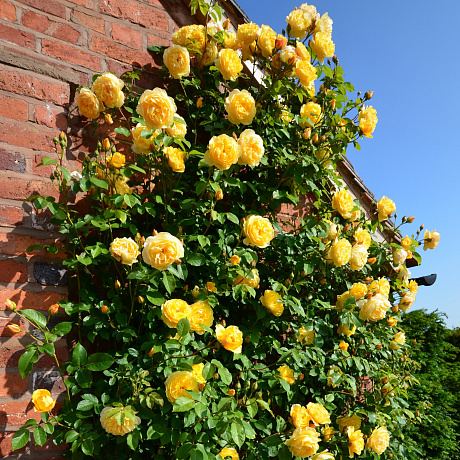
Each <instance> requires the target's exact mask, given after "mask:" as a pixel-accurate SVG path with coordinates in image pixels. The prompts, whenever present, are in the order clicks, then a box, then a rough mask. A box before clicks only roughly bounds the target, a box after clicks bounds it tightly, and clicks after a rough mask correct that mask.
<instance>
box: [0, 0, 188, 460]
mask: <svg viewBox="0 0 460 460" xmlns="http://www.w3.org/2000/svg"><path fill="white" fill-rule="evenodd" d="M191 22H193V21H192V18H191V17H190V16H189V10H188V8H187V7H186V6H185V4H184V2H183V1H182V0H169V1H167V0H138V1H136V0H129V1H128V0H21V1H15V0H0V458H6V459H13V458H33V459H45V458H58V457H59V456H60V453H59V452H60V450H59V449H57V448H56V447H53V445H52V444H50V445H45V446H43V447H38V446H34V445H33V443H32V442H31V443H30V444H29V445H28V446H27V447H26V448H25V449H23V450H22V451H21V452H19V453H16V452H15V453H12V452H11V436H12V434H13V432H14V431H15V430H16V429H17V428H18V427H19V426H21V424H22V423H23V422H24V421H25V420H26V419H27V418H28V417H30V416H32V417H36V418H37V417H38V415H39V414H37V413H35V412H34V411H33V407H32V404H31V402H30V400H31V395H32V392H33V391H34V390H35V389H37V388H48V389H50V390H51V391H52V393H53V394H54V396H55V397H56V396H58V395H59V394H60V393H61V392H62V390H63V384H62V382H61V381H60V379H59V378H58V373H57V372H56V370H55V369H53V363H52V362H51V360H50V357H49V356H42V357H41V359H40V361H39V362H38V363H37V364H36V365H35V367H34V371H33V372H32V373H31V374H30V376H29V377H28V378H26V379H24V380H22V379H21V377H20V375H19V373H18V368H17V363H18V359H19V356H20V355H21V353H22V350H23V346H24V345H25V344H27V343H28V341H29V340H30V339H29V338H28V336H27V335H26V334H16V335H14V336H13V335H12V334H11V333H10V332H9V331H8V329H5V326H6V325H8V324H11V323H12V322H16V323H17V322H18V321H17V319H13V317H14V314H12V313H11V312H9V311H8V310H5V304H4V301H5V300H6V299H8V298H10V299H12V300H14V301H15V302H16V303H17V304H18V306H20V307H21V308H33V309H38V310H42V311H45V312H46V310H47V309H48V308H49V307H50V306H51V305H53V304H54V303H55V302H57V301H58V300H60V299H63V298H65V297H66V295H67V288H66V283H67V278H66V276H65V274H64V273H63V272H62V267H61V265H60V262H61V261H62V256H58V255H57V256H51V255H50V254H49V253H47V252H46V251H31V252H28V251H27V248H28V247H29V246H31V245H32V244H36V243H45V244H49V243H51V242H53V241H55V240H56V239H57V238H58V236H59V235H58V234H57V233H56V231H55V230H56V229H55V228H53V226H52V225H50V223H49V221H48V215H47V214H46V213H34V211H33V209H32V207H31V205H30V204H29V203H27V202H24V200H25V199H26V198H27V197H29V196H30V195H33V194H36V193H43V194H50V195H56V193H55V191H54V189H53V188H52V187H51V184H50V181H49V179H48V178H47V176H49V173H50V170H49V167H42V168H37V167H36V165H37V164H38V163H39V162H40V160H41V157H42V156H44V155H46V156H52V155H53V148H54V145H53V142H52V139H53V137H54V136H56V135H58V134H59V131H61V130H63V131H65V132H66V133H67V135H68V137H69V147H68V151H67V154H66V161H67V165H68V167H69V169H70V170H72V169H76V168H78V158H79V155H81V154H82V153H84V152H86V151H91V150H92V149H93V148H94V145H95V142H96V141H95V136H99V137H101V136H102V137H103V136H105V134H106V133H107V132H109V130H108V129H107V126H104V125H103V124H101V126H100V127H99V128H98V129H96V130H94V128H92V127H90V124H89V123H88V122H87V120H84V119H82V118H80V117H79V116H78V112H77V111H76V110H75V102H74V98H75V91H76V88H77V87H78V86H79V85H89V84H90V82H91V77H92V75H93V73H94V72H101V71H112V72H114V73H116V74H117V75H121V74H122V73H123V72H125V71H127V70H132V67H133V65H134V66H136V67H141V66H142V67H143V68H144V69H145V70H147V72H148V74H147V78H146V79H144V80H143V81H142V82H141V85H143V86H145V87H152V85H153V82H154V80H155V74H154V72H155V69H156V68H158V66H159V65H160V64H161V63H159V62H154V60H153V58H152V56H151V55H150V54H149V52H148V51H147V47H148V46H149V45H153V44H159V45H167V44H168V43H169V38H170V37H171V35H172V33H173V32H174V30H176V29H177V27H178V26H182V25H185V24H189V23H191ZM57 316H58V317H59V314H58V315H57ZM61 316H62V313H61ZM53 319H54V318H53ZM57 320H58V318H56V321H57ZM57 349H58V354H59V356H60V357H61V358H62V359H66V356H67V348H66V344H65V343H60V344H57ZM61 450H62V448H61Z"/></svg>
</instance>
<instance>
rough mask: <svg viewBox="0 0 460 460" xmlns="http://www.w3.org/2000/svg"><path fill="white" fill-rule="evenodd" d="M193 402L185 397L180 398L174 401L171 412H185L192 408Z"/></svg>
mask: <svg viewBox="0 0 460 460" xmlns="http://www.w3.org/2000/svg"><path fill="white" fill-rule="evenodd" d="M194 405H195V401H194V400H193V399H190V398H187V397H185V396H180V397H179V398H177V399H176V400H175V401H174V406H173V412H187V411H189V410H190V409H192V408H193V406H194Z"/></svg>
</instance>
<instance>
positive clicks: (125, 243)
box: [109, 238, 140, 265]
mask: <svg viewBox="0 0 460 460" xmlns="http://www.w3.org/2000/svg"><path fill="white" fill-rule="evenodd" d="M109 251H110V254H112V256H113V257H115V259H116V260H118V261H119V262H121V263H122V264H124V265H132V264H133V263H135V262H137V257H138V256H139V254H140V252H139V245H138V244H137V243H136V242H135V241H134V240H133V239H132V238H115V239H114V240H113V241H112V243H111V244H110V247H109Z"/></svg>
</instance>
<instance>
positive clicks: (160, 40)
mask: <svg viewBox="0 0 460 460" xmlns="http://www.w3.org/2000/svg"><path fill="white" fill-rule="evenodd" d="M147 38H148V46H155V45H157V46H169V45H170V43H171V42H170V41H169V40H168V39H167V38H164V37H159V36H158V35H151V34H148V36H147Z"/></svg>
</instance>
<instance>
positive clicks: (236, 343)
mask: <svg viewBox="0 0 460 460" xmlns="http://www.w3.org/2000/svg"><path fill="white" fill-rule="evenodd" d="M216 337H217V340H218V341H219V342H220V343H221V344H222V346H223V347H224V348H225V349H226V350H228V351H232V352H233V353H241V350H242V344H243V333H242V332H241V331H240V330H239V328H238V326H228V327H226V328H225V327H224V326H222V325H221V324H218V325H217V326H216Z"/></svg>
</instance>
